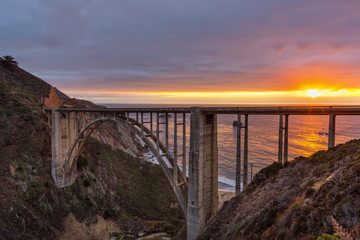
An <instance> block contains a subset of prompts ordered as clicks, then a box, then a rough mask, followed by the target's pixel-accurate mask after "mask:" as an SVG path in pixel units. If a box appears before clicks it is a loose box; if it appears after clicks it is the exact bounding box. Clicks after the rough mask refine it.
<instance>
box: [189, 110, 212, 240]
mask: <svg viewBox="0 0 360 240" xmlns="http://www.w3.org/2000/svg"><path fill="white" fill-rule="evenodd" d="M217 211H218V150H217V115H216V114H205V113H202V112H201V108H198V107H196V108H191V126H190V156H189V180H188V205H187V240H193V239H195V238H196V237H197V236H198V234H199V233H200V232H201V230H202V229H203V228H204V226H205V223H206V222H207V221H208V220H209V219H210V218H211V217H213V216H215V214H216V213H217Z"/></svg>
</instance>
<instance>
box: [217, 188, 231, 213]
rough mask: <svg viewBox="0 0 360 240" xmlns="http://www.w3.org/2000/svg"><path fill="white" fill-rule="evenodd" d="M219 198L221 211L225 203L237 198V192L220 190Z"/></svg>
mask: <svg viewBox="0 0 360 240" xmlns="http://www.w3.org/2000/svg"><path fill="white" fill-rule="evenodd" d="M218 196H219V209H220V208H221V207H222V205H223V204H224V202H225V201H229V200H230V199H231V198H233V197H235V192H233V191H224V190H219V193H218Z"/></svg>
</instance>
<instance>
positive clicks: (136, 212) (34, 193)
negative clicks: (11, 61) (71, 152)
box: [0, 62, 184, 239]
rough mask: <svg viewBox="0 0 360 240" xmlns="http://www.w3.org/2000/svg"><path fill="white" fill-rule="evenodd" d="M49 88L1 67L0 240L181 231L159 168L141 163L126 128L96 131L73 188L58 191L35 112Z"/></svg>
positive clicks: (43, 130) (45, 137) (47, 143)
mask: <svg viewBox="0 0 360 240" xmlns="http://www.w3.org/2000/svg"><path fill="white" fill-rule="evenodd" d="M50 89H51V86H50V85H49V84H47V83H46V82H44V81H42V80H41V79H39V78H37V77H35V76H33V75H31V74H29V73H28V72H26V71H24V70H22V69H21V68H18V67H16V68H7V67H6V66H4V65H3V64H2V63H1V62H0V162H1V164H0V181H1V184H0V239H108V238H109V234H111V235H112V236H118V238H121V237H124V236H125V235H126V236H127V238H128V239H134V238H135V237H136V236H138V235H147V234H150V233H153V232H167V233H169V234H174V233H176V232H177V231H178V230H179V229H180V228H181V227H182V225H183V224H184V220H183V216H182V212H181V209H180V207H179V206H178V204H177V200H176V197H175V195H174V194H173V191H172V189H171V187H170V186H169V184H168V182H167V180H166V177H165V176H164V174H163V173H162V170H161V168H160V167H159V166H156V165H153V164H151V163H149V162H147V161H145V160H144V159H143V158H141V157H140V151H141V149H139V148H137V146H139V144H138V142H137V141H136V139H134V138H132V137H133V135H132V133H131V132H129V131H128V129H126V128H125V127H122V126H117V125H116V124H108V125H106V126H105V125H104V126H103V128H102V129H100V130H99V131H97V132H95V133H94V136H93V138H91V139H90V140H89V141H88V142H87V143H86V146H85V149H84V151H83V154H82V156H81V157H80V158H79V161H78V169H79V177H78V179H77V181H76V182H75V184H73V185H72V186H69V187H66V188H64V189H59V188H57V187H56V186H55V185H54V182H53V179H52V177H51V145H50V134H49V129H48V127H47V126H46V124H45V119H44V116H43V115H42V113H41V112H40V111H38V109H37V107H38V106H39V105H41V103H42V101H43V99H44V98H45V97H46V96H47V95H48V94H49V92H50ZM62 98H65V100H66V96H65V97H64V96H62ZM70 101H71V103H72V104H75V105H76V104H86V105H87V106H90V105H91V103H89V102H84V101H80V100H75V99H70ZM91 107H95V106H92V105H91ZM117 131H120V132H119V134H121V135H122V136H123V137H122V139H123V140H122V141H118V140H119V139H120V135H119V134H116V133H117ZM100 140H101V141H100ZM112 144H113V145H114V146H111V145H112Z"/></svg>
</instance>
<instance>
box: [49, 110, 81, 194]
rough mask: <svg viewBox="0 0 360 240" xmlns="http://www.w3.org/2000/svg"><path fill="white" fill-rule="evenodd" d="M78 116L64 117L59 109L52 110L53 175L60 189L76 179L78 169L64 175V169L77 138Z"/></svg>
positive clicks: (71, 114)
mask: <svg viewBox="0 0 360 240" xmlns="http://www.w3.org/2000/svg"><path fill="white" fill-rule="evenodd" d="M75 126H76V114H75V113H74V112H70V113H69V114H68V115H63V113H61V112H59V111H58V110H57V109H53V110H52V137H51V152H52V163H51V173H52V176H53V178H54V181H55V184H56V186H58V187H65V186H68V185H71V184H72V183H73V182H74V181H75V179H76V169H72V171H71V172H69V173H67V174H66V175H64V173H63V167H64V162H65V158H66V155H67V153H68V151H69V148H70V146H71V144H72V143H73V141H74V139H75V138H76V135H77V133H76V130H75V129H76V127H75Z"/></svg>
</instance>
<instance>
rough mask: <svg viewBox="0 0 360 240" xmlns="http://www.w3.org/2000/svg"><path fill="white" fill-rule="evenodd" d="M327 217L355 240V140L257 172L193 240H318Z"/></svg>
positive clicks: (358, 188) (358, 186) (359, 176)
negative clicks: (195, 239) (352, 235)
mask: <svg viewBox="0 0 360 240" xmlns="http://www.w3.org/2000/svg"><path fill="white" fill-rule="evenodd" d="M331 216H333V218H334V219H335V220H336V221H337V223H339V224H340V226H342V227H343V229H344V230H345V231H348V232H351V231H353V233H354V236H355V235H356V236H357V237H353V238H345V237H342V239H360V141H359V140H352V141H350V142H348V143H346V144H341V145H338V146H336V147H334V148H331V149H329V150H328V151H319V152H317V153H315V154H314V155H312V156H310V157H308V158H305V157H298V158H296V159H295V160H294V161H292V162H290V163H287V164H286V165H285V166H284V167H283V166H281V164H277V163H274V164H272V165H270V166H269V167H267V168H264V169H262V170H261V171H260V172H259V173H258V174H257V175H256V176H255V178H254V180H253V182H252V183H251V184H250V185H248V187H247V188H246V190H245V191H244V192H242V193H241V194H240V195H239V196H238V197H235V198H233V199H232V200H231V201H229V202H226V203H225V204H224V206H223V207H222V209H221V211H220V212H219V213H218V214H217V216H216V217H215V218H214V219H212V221H211V222H209V224H208V225H207V227H206V229H205V230H204V232H203V233H202V235H201V236H200V237H199V238H198V239H201V240H205V239H207V240H208V239H229V240H230V239H236V240H238V239H317V237H319V236H322V235H323V234H330V235H331V234H333V233H334V227H333V226H334V224H333V223H332V221H331ZM335 225H336V223H335ZM336 227H337V226H335V228H336ZM356 231H357V233H355V232H356ZM323 239H332V238H323Z"/></svg>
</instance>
